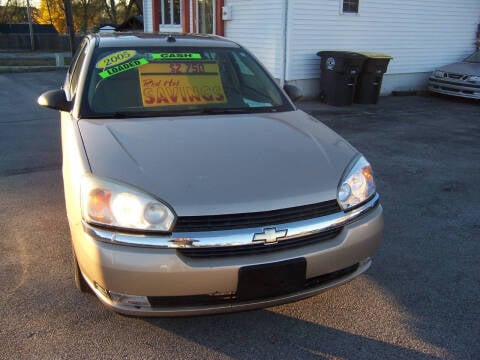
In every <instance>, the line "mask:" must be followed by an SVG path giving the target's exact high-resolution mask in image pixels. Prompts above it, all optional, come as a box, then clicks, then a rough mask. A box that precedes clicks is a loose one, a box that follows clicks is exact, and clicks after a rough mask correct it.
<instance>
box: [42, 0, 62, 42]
mask: <svg viewBox="0 0 480 360" xmlns="http://www.w3.org/2000/svg"><path fill="white" fill-rule="evenodd" d="M34 20H35V22H37V23H38V24H52V25H53V26H55V29H57V31H58V32H59V33H62V34H65V33H66V24H65V8H64V6H63V0H41V1H40V7H39V8H38V11H36V12H34Z"/></svg>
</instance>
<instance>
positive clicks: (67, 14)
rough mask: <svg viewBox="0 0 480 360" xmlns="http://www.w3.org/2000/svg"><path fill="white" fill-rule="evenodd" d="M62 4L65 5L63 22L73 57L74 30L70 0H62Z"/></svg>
mask: <svg viewBox="0 0 480 360" xmlns="http://www.w3.org/2000/svg"><path fill="white" fill-rule="evenodd" d="M63 4H64V5H65V22H66V24H67V31H68V35H69V37H70V50H71V52H72V57H73V55H74V54H75V28H74V27H73V15H72V0H63Z"/></svg>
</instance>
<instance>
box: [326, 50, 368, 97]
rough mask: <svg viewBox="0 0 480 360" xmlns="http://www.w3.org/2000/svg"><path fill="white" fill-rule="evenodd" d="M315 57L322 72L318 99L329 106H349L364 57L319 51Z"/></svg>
mask: <svg viewBox="0 0 480 360" xmlns="http://www.w3.org/2000/svg"><path fill="white" fill-rule="evenodd" d="M317 55H318V56H320V58H321V61H320V69H321V72H322V73H321V78H320V98H321V99H322V100H323V101H324V102H326V103H327V104H329V105H335V106H344V105H351V104H352V103H353V96H354V94H355V86H356V83H357V77H358V74H359V73H360V70H361V69H362V65H363V62H364V61H365V58H366V57H365V55H362V54H359V53H355V52H351V51H319V52H318V53H317Z"/></svg>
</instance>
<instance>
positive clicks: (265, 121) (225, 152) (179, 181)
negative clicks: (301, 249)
mask: <svg viewBox="0 0 480 360" xmlns="http://www.w3.org/2000/svg"><path fill="white" fill-rule="evenodd" d="M78 125H79V128H80V132H81V136H82V139H83V142H84V146H85V151H86V154H87V157H88V160H89V163H90V167H91V171H92V173H93V174H94V175H97V176H101V177H107V178H111V179H115V180H118V181H122V182H124V183H127V184H131V185H134V186H136V187H138V188H140V189H142V190H144V191H146V192H148V193H150V194H152V195H154V196H155V197H157V198H159V199H161V200H163V201H165V202H167V203H168V204H169V205H170V206H171V207H172V208H173V209H174V210H175V212H176V213H177V215H180V216H191V215H217V214H233V213H244V212H256V211H268V210H273V209H281V208H287V207H294V206H300V205H307V204H313V203H317V202H322V201H327V200H332V199H335V198H336V191H337V186H338V183H339V181H340V178H341V176H342V174H343V172H344V170H345V168H346V166H347V165H348V164H349V163H350V161H351V160H352V159H353V157H354V156H355V155H356V153H357V152H356V150H355V149H353V148H352V147H351V146H350V145H349V144H348V143H347V142H346V141H345V140H343V139H342V138H341V137H340V136H338V135H337V134H336V133H334V132H333V131H332V130H330V129H329V128H327V127H326V126H324V125H323V124H321V123H320V122H319V121H318V120H316V119H314V118H312V117H311V116H309V115H307V114H305V113H304V112H303V111H300V110H297V111H292V112H284V113H271V114H270V113H269V114H237V115H228V116H227V115H213V116H207V115H201V116H189V117H169V118H137V119H128V120H127V119H125V120H124V119H104V120H101V119H95V120H93V119H83V120H79V122H78Z"/></svg>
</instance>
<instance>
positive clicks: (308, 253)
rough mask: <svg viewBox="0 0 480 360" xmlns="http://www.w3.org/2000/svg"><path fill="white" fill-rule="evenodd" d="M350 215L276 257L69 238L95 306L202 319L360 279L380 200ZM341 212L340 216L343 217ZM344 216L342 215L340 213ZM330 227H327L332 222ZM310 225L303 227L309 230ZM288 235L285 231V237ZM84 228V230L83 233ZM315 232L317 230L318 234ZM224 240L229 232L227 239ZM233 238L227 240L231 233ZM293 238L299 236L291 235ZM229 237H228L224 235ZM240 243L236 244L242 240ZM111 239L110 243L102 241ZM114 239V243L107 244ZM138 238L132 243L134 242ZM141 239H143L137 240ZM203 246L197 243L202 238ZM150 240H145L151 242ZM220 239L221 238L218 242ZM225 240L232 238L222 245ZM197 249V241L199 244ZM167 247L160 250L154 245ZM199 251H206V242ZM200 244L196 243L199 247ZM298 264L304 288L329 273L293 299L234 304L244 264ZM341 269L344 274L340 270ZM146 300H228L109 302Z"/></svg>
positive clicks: (378, 231)
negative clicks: (324, 234) (327, 234)
mask: <svg viewBox="0 0 480 360" xmlns="http://www.w3.org/2000/svg"><path fill="white" fill-rule="evenodd" d="M359 210H360V211H358V212H357V215H356V216H355V217H348V216H347V217H345V216H343V217H342V219H344V220H345V221H343V222H340V221H339V219H336V220H335V221H333V220H332V219H324V220H325V221H318V222H317V225H316V226H317V228H318V226H319V224H320V223H321V224H322V226H323V228H324V227H325V226H329V227H338V226H341V231H339V233H338V235H336V236H335V237H333V238H330V239H328V240H325V241H320V242H315V243H308V244H307V245H305V246H297V247H293V248H287V249H281V248H280V249H279V250H278V251H271V252H264V253H259V254H253V255H252V254H249V255H242V256H216V257H200V258H195V257H193V258H192V257H189V256H184V255H183V254H182V252H180V251H179V249H178V247H181V246H183V247H185V246H187V247H188V246H193V245H185V244H195V243H194V242H193V243H192V242H188V241H187V242H186V243H182V244H183V245H181V246H180V245H179V243H178V242H171V241H170V242H168V241H167V238H169V239H179V238H182V239H195V238H197V237H198V236H195V235H198V234H189V236H186V234H181V236H178V234H172V236H171V237H164V238H162V239H157V240H156V241H158V243H157V246H154V245H152V244H151V242H150V243H149V244H150V246H145V244H143V245H141V244H140V245H135V246H132V245H126V244H125V240H129V239H127V238H126V237H125V236H128V235H122V236H120V238H121V239H123V243H118V241H115V239H118V238H119V237H118V236H113V237H112V236H111V235H108V236H106V233H105V232H104V231H93V230H92V229H91V228H88V227H82V226H80V227H77V228H76V231H75V234H74V236H73V242H74V248H75V253H76V255H77V259H78V263H79V266H80V269H81V271H82V273H83V275H84V277H85V279H86V281H87V282H88V283H89V285H90V286H91V287H92V289H93V291H94V292H95V293H96V295H97V296H98V297H99V298H100V300H101V301H102V302H103V303H104V304H105V305H107V306H108V307H110V308H112V309H113V310H115V311H118V312H120V313H124V314H131V315H148V316H155V315H157V316H181V315H199V314H207V313H221V312H231V311H239V310H247V309H254V308H261V307H267V306H272V305H277V304H281V303H286V302H291V301H296V300H299V299H302V298H305V297H309V296H312V295H314V294H317V293H319V292H321V291H324V290H326V289H329V288H331V287H334V286H338V285H341V284H343V283H345V282H348V281H350V280H352V279H353V278H355V277H356V276H358V275H360V274H361V273H363V272H364V271H366V270H367V269H368V267H369V266H370V263H371V261H370V257H371V256H372V255H373V254H374V252H375V251H376V250H377V248H378V246H379V245H380V242H381V240H382V232H383V210H382V207H381V206H380V205H379V204H378V197H376V198H375V199H372V200H371V202H369V203H368V204H366V205H364V206H363V207H362V208H361V209H359ZM342 214H343V213H342ZM343 215H345V214H343ZM332 221H333V222H332ZM308 224H310V225H309V226H310V227H309V226H307V225H308ZM308 224H307V223H305V222H298V223H291V224H283V225H282V226H277V228H278V227H283V226H284V227H286V228H288V229H289V234H290V236H294V235H295V234H297V232H298V231H301V229H303V230H305V231H310V232H312V231H313V232H314V231H315V228H314V227H315V226H314V225H312V224H311V222H310V221H309V222H308ZM290 229H291V232H290ZM85 230H87V231H85ZM317 230H318V229H317ZM242 231H243V232H245V235H244V237H246V238H248V241H249V242H251V240H252V237H253V234H255V233H258V232H259V231H262V228H260V229H245V230H242ZM203 235H204V238H203V240H205V239H212V238H214V239H217V240H216V242H217V243H218V241H220V240H218V237H219V234H212V233H210V234H209V235H208V236H207V234H203ZM225 235H228V234H225ZM229 235H230V236H233V234H229ZM297 235H298V234H297ZM227 238H228V236H227ZM240 238H242V236H240V237H238V236H237V237H235V239H236V241H237V242H238V241H240V242H242V240H241V239H240ZM108 239H110V240H108ZM112 239H113V240H112ZM137 240H138V239H137ZM143 240H145V239H143ZM200 240H202V238H201V239H200ZM148 241H151V239H150V238H149V239H148ZM223 241H225V240H223ZM226 241H227V242H229V241H230V240H228V239H227V240H226ZM199 242H200V244H201V243H202V241H199ZM160 243H163V244H167V245H170V246H160V245H159V244H160ZM203 244H204V245H205V246H212V245H211V241H205V242H204V243H203ZM197 246H198V244H197ZM299 258H303V259H305V261H306V271H305V277H306V282H307V281H308V280H310V279H316V278H318V277H322V276H324V275H326V274H328V276H327V277H325V281H321V282H317V283H313V285H312V283H310V285H309V286H305V287H304V288H302V289H299V290H298V291H295V292H294V293H288V294H282V295H278V296H275V297H269V298H266V299H263V298H261V299H255V300H249V301H235V300H233V301H232V300H231V299H234V298H235V293H236V291H237V286H238V281H239V271H240V269H241V268H244V267H247V266H254V265H261V264H272V263H278V262H282V261H286V260H291V259H299ZM345 269H347V270H348V271H344V270H345ZM110 292H111V293H117V294H129V295H136V296H148V297H149V298H150V299H153V298H162V299H163V298H171V299H173V300H174V299H175V297H178V298H179V299H180V298H182V299H184V298H185V297H192V299H195V298H198V296H200V295H201V296H208V297H211V296H215V297H218V296H228V297H229V298H230V300H229V301H226V302H225V303H216V304H213V305H212V304H195V303H192V304H185V303H183V302H182V303H181V304H180V302H179V304H175V301H172V302H170V303H169V306H158V305H157V306H143V305H137V306H132V305H125V304H123V303H118V302H115V301H113V300H112V298H111V297H110V296H109V293H110Z"/></svg>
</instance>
